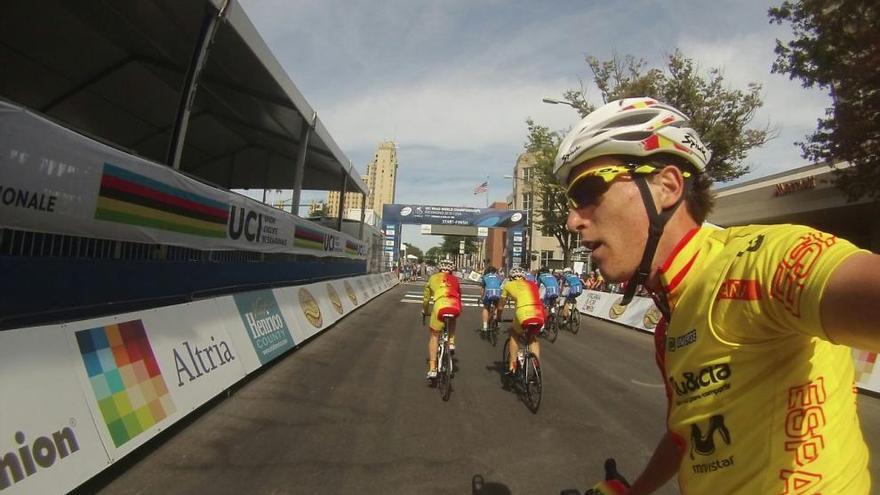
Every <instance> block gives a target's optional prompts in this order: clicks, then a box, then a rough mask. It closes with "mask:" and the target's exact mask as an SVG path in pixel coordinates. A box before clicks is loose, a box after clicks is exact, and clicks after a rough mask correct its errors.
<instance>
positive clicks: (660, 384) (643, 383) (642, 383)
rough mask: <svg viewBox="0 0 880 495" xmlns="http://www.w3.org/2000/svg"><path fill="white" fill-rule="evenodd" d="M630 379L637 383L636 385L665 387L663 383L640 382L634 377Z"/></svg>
mask: <svg viewBox="0 0 880 495" xmlns="http://www.w3.org/2000/svg"><path fill="white" fill-rule="evenodd" d="M629 381H630V382H632V383H635V384H636V385H641V386H643V387H651V388H663V387H664V385H663V384H662V383H645V382H640V381H638V380H633V379H632V378H630V379H629Z"/></svg>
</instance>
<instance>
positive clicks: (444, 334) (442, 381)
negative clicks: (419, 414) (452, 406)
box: [422, 314, 455, 401]
mask: <svg viewBox="0 0 880 495" xmlns="http://www.w3.org/2000/svg"><path fill="white" fill-rule="evenodd" d="M427 316H428V315H426V314H422V326H424V325H425V319H426V318H427ZM454 318H455V317H454V316H452V315H448V314H445V315H443V328H442V329H441V330H440V338H439V339H438V342H437V378H434V379H433V380H432V384H431V385H432V386H436V387H437V389H438V390H440V398H442V399H443V400H444V401H448V400H449V396H450V395H451V394H452V378H453V376H454V375H455V367H454V365H453V363H452V350H451V349H450V348H449V330H448V328H449V321H450V320H452V319H454Z"/></svg>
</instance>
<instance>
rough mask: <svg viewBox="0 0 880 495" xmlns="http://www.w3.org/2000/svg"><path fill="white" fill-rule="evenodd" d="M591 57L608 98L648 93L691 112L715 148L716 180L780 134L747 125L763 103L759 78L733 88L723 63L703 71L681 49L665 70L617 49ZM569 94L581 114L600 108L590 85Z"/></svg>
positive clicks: (712, 167)
mask: <svg viewBox="0 0 880 495" xmlns="http://www.w3.org/2000/svg"><path fill="white" fill-rule="evenodd" d="M586 61H587V65H589V67H590V70H591V71H592V73H593V81H594V83H595V85H596V87H597V88H598V89H599V92H600V94H601V96H602V102H603V103H607V102H609V101H613V100H617V99H620V98H628V97H633V96H648V97H652V98H655V99H657V100H659V101H662V102H664V103H668V104H670V105H672V106H674V107H675V108H677V109H679V110H681V111H682V112H684V113H685V115H687V116H689V117H690V119H691V125H692V127H693V128H694V130H696V131H697V133H698V134H699V135H700V137H701V138H702V139H703V142H704V143H706V145H708V147H709V149H711V150H712V160H711V162H710V163H709V164H708V165H707V167H706V172H707V173H708V174H709V176H710V177H712V179H713V180H715V181H717V182H727V181H729V180H733V179H736V178H737V177H740V176H742V175H743V174H746V173H747V172H748V171H749V168H748V166H745V165H742V163H741V162H742V161H743V160H744V159H745V157H746V155H747V154H748V152H749V151H750V150H751V149H753V148H756V147H759V146H762V145H764V143H766V142H767V141H769V140H770V139H772V138H774V137H776V135H777V131H776V130H775V129H773V128H772V127H771V126H770V125H769V124H768V125H766V126H764V127H762V128H749V127H748V126H749V124H750V123H751V121H752V120H753V119H754V116H755V112H756V111H757V110H758V109H759V108H760V107H761V105H763V101H762V100H761V85H760V84H758V83H755V82H751V83H749V84H748V85H747V87H746V89H745V90H739V89H732V88H729V87H728V85H727V84H726V83H725V81H724V74H723V71H722V70H721V69H720V68H717V67H713V68H710V69H709V70H708V71H707V75H706V76H703V75H701V74H700V71H699V67H698V66H697V65H696V64H695V63H694V62H693V60H691V59H688V58H686V57H685V56H684V55H683V54H682V53H681V52H680V51H678V50H676V51H675V53H673V54H671V55H669V56H668V57H667V59H666V68H665V69H666V70H665V71H663V70H660V69H657V68H653V69H649V70H646V68H647V62H646V61H645V60H644V59H639V60H636V59H635V57H633V56H631V55H627V56H625V57H623V58H619V57H618V56H617V55H614V56H613V57H612V59H611V60H608V61H605V62H600V61H599V60H598V59H597V58H595V57H592V56H590V57H587V60H586ZM564 97H565V99H566V100H567V101H568V102H569V103H571V104H572V105H573V106H574V107H575V108H576V109H577V110H578V112H579V113H580V114H581V116H582V117H584V116H586V115H587V114H588V113H590V112H592V111H593V110H595V109H596V106H595V105H593V104H591V103H589V102H588V101H587V99H586V89H585V88H581V89H572V90H568V91H566V92H565V93H564Z"/></svg>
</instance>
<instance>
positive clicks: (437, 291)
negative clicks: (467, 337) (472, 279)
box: [422, 272, 461, 332]
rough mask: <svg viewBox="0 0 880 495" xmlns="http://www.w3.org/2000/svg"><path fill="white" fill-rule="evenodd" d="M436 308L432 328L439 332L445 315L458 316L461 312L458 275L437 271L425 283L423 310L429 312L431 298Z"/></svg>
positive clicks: (431, 323)
mask: <svg viewBox="0 0 880 495" xmlns="http://www.w3.org/2000/svg"><path fill="white" fill-rule="evenodd" d="M432 297H433V298H434V310H433V311H432V312H431V322H430V323H429V326H430V328H431V330H434V331H436V332H439V331H440V330H441V328H443V315H451V316H453V317H456V318H457V317H458V315H459V314H461V286H460V285H459V283H458V277H456V276H455V275H453V274H451V273H447V272H437V273H435V274H433V275H431V277H430V278H429V279H428V283H426V284H425V292H424V294H423V296H422V312H423V313H425V314H427V313H428V307H429V305H430V302H431V298H432Z"/></svg>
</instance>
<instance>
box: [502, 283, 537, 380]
mask: <svg viewBox="0 0 880 495" xmlns="http://www.w3.org/2000/svg"><path fill="white" fill-rule="evenodd" d="M507 277H508V280H507V282H505V283H504V285H503V286H502V287H501V303H500V304H499V305H498V307H499V310H498V320H499V321H500V320H501V313H502V312H503V311H504V307H505V306H506V305H507V301H508V300H511V299H512V300H513V303H514V306H513V307H514V310H513V313H514V314H513V328H512V329H511V331H510V338H509V342H510V343H509V344H508V345H509V346H510V361H509V362H508V363H507V371H508V373H509V374H513V371H514V367H515V366H516V353H517V351H519V343H518V342H517V337H518V336H521V335H522V334H523V331H524V328H523V327H524V326H529V325H534V326H533V331H532V332H531V333H529V335H527V336H526V338H527V342H528V343H529V347H530V349H531V351H532V352H534V353H535V356H537V357H538V362H540V359H541V345H540V343H539V342H538V339H537V336H538V332H539V331H540V328H541V327H542V326H543V325H544V304H543V302H542V300H541V296H540V295H539V294H538V286H537V285H535V284H534V283H532V282H529V281H527V280H526V279H525V270H523V269H522V268H520V267H518V266H515V267H513V268H511V269H510V272H508V274H507Z"/></svg>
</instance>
